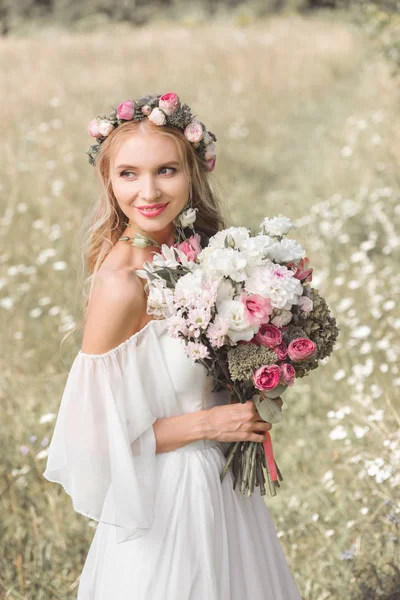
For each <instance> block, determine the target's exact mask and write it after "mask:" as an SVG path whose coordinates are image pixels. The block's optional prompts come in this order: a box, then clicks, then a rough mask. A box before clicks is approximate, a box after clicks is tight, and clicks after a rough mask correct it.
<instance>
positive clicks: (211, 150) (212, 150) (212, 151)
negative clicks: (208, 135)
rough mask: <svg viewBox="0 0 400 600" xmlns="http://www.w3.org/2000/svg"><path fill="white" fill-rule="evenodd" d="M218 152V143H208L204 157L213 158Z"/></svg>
mask: <svg viewBox="0 0 400 600" xmlns="http://www.w3.org/2000/svg"><path fill="white" fill-rule="evenodd" d="M216 154H217V150H216V145H215V144H214V142H211V144H207V146H206V152H205V155H204V158H205V159H206V160H211V159H212V158H214V156H216Z"/></svg>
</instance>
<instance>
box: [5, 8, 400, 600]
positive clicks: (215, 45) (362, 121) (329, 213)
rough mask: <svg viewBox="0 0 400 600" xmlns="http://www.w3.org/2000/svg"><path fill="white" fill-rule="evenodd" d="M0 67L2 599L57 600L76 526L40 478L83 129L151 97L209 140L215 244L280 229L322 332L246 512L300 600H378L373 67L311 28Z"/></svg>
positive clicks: (390, 543) (381, 253) (78, 542)
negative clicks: (299, 259)
mask: <svg viewBox="0 0 400 600" xmlns="http://www.w3.org/2000/svg"><path fill="white" fill-rule="evenodd" d="M189 25H190V26H189ZM0 61H1V69H0V78H1V80H0V94H1V97H2V103H1V105H2V111H1V114H0V120H1V131H2V137H1V141H0V146H1V155H2V157H3V159H2V161H1V163H0V171H1V184H0V185H1V197H2V200H1V202H2V210H1V220H0V232H1V249H0V268H1V273H0V319H1V348H2V350H3V351H2V354H1V359H0V360H1V362H0V369H1V371H0V372H1V386H0V393H1V407H2V418H1V425H0V432H1V435H0V444H1V447H0V450H1V457H2V458H1V463H2V464H1V475H2V477H1V483H0V510H1V514H2V519H1V520H0V597H1V598H7V599H9V598H10V599H12V600H22V599H29V600H45V599H46V600H53V599H54V600H56V599H63V600H64V599H65V600H67V599H68V600H69V599H73V598H75V597H76V590H77V585H78V578H79V574H80V572H81V569H82V566H83V562H84V560H85V557H86V553H87V551H88V548H89V544H90V541H91V539H92V537H93V534H94V527H95V526H96V523H95V522H94V521H90V520H88V519H86V518H85V517H82V516H81V515H78V514H76V513H75V512H74V511H73V509H72V505H71V501H70V498H69V497H68V496H67V495H66V494H65V493H64V491H63V489H62V488H61V486H58V485H56V484H51V483H49V482H47V481H46V480H45V479H44V478H42V472H43V471H44V468H45V463H46V456H47V447H48V443H49V439H50V438H51V434H52V431H53V427H54V418H55V415H56V413H57V410H58V406H59V402H60V399H61V394H62V390H63V386H64V385H65V381H66V376H67V373H68V371H69V368H70V365H71V362H72V360H73V358H74V356H75V354H76V352H77V351H78V349H79V347H80V333H77V334H74V335H69V336H68V338H67V339H66V340H65V342H64V344H63V346H62V348H61V349H60V343H61V340H62V338H63V337H64V336H65V335H66V334H67V333H68V332H70V331H71V330H72V329H73V328H74V326H75V325H76V324H77V323H79V321H80V319H81V316H82V314H81V308H82V302H81V290H80V287H79V284H80V281H81V257H80V238H79V231H80V229H81V224H82V220H83V218H84V216H85V214H86V212H87V210H88V208H89V206H90V204H91V202H92V201H93V200H94V198H95V195H96V183H95V180H94V173H93V170H92V167H90V166H89V164H88V162H87V157H86V154H85V152H86V151H87V149H88V146H89V145H90V143H91V139H90V137H89V135H88V134H87V130H86V126H87V123H88V122H89V121H90V120H91V119H92V118H93V117H94V116H95V115H96V114H99V113H101V112H108V111H109V107H110V106H114V107H115V106H116V105H117V104H118V103H119V102H121V101H122V100H125V99H127V98H135V97H138V96H141V95H143V94H145V93H165V92H169V91H175V92H176V93H178V95H179V96H180V98H181V100H182V101H184V102H187V103H188V104H190V106H191V107H192V109H193V112H194V113H196V114H198V116H199V118H201V120H203V121H204V123H206V124H207V127H208V128H209V129H210V130H211V131H213V132H214V133H215V134H216V136H217V138H218V141H217V149H218V158H217V166H216V169H215V171H214V174H215V185H216V186H218V189H219V190H220V194H221V196H222V198H223V200H224V204H225V205H226V208H227V210H228V214H229V224H230V225H246V226H249V227H252V228H256V227H258V224H259V222H260V221H261V220H262V218H263V217H264V216H273V215H276V214H279V213H282V214H285V215H287V216H289V217H290V218H291V219H292V220H293V221H294V223H295V224H296V225H297V230H295V231H294V232H292V234H289V237H296V238H298V239H299V241H300V242H301V243H302V244H303V245H304V246H305V248H306V249H307V255H308V257H309V259H310V261H311V266H313V267H314V274H313V285H314V286H315V287H317V288H318V289H319V290H320V293H321V294H322V295H324V296H325V298H326V299H327V302H328V304H329V306H330V307H331V309H332V312H333V313H334V315H335V316H336V318H337V324H338V327H340V335H339V339H338V344H337V346H336V351H335V352H334V354H333V355H332V356H331V357H330V359H329V360H328V361H325V364H323V365H321V367H320V369H318V371H314V372H313V373H311V374H310V375H309V376H308V377H306V378H304V379H303V380H300V381H299V382H298V383H297V385H296V386H295V388H294V389H293V390H288V393H287V394H286V395H285V396H284V401H285V402H284V411H285V418H284V421H283V422H282V423H281V424H278V425H275V426H274V427H273V429H272V439H273V442H274V449H275V453H276V458H277V462H278V464H279V467H280V469H281V471H282V473H283V476H284V481H283V482H282V484H281V488H280V490H279V491H278V494H277V496H276V497H274V498H270V497H268V496H267V497H266V503H267V505H268V507H269V509H270V511H271V514H272V517H273V519H274V522H275V524H276V528H277V531H278V535H279V537H280V540H281V543H282V545H283V548H284V551H285V553H286V556H287V558H288V561H289V564H290V567H291V569H292V571H293V573H294V576H295V578H296V581H297V583H298V586H299V589H300V591H301V593H302V596H303V598H304V599H305V600H328V599H332V600H359V599H360V600H361V599H366V598H370V599H373V598H379V597H382V595H383V594H384V593H386V594H387V593H388V590H389V588H390V586H393V585H394V583H393V577H396V576H395V572H394V570H393V568H392V567H391V566H390V565H391V564H394V565H397V566H398V565H399V563H400V560H399V554H400V553H399V525H398V519H399V518H400V516H399V513H400V505H399V489H400V487H399V484H400V469H399V464H400V443H399V442H400V435H399V425H400V372H399V354H400V339H399V328H400V312H399V307H398V299H399V291H400V278H399V274H398V273H399V240H400V238H399V225H400V203H399V192H400V185H399V184H400V176H399V165H400V136H399V134H400V116H399V106H400V103H399V100H400V98H399V96H400V94H399V85H398V83H399V82H398V78H396V77H394V76H393V75H392V65H391V64H390V63H389V62H386V60H385V59H384V58H382V57H380V56H379V54H377V52H376V47H375V45H373V44H372V43H371V41H370V40H369V39H368V37H367V36H366V35H365V34H364V33H363V30H362V29H360V28H358V27H356V26H355V25H354V24H352V23H351V22H346V21H344V20H341V19H337V20H334V19H333V18H332V17H330V18H328V17H326V16H320V17H313V18H311V17H309V18H304V17H296V16H285V17H281V18H271V19H269V20H263V21H258V22H257V23H250V24H249V25H248V26H246V27H238V26H237V24H236V25H235V23H233V22H230V21H229V20H226V21H225V22H222V21H220V20H215V21H213V22H211V23H209V24H198V25H196V23H191V24H190V23H189V24H188V23H187V24H186V25H179V24H175V25H173V24H171V23H169V24H165V23H162V22H160V23H155V24H154V25H152V26H151V27H150V26H149V27H144V28H141V29H135V30H134V29H130V28H128V27H124V26H113V27H112V28H111V29H107V31H101V30H99V31H96V32H92V33H89V32H85V33H82V32H81V33H72V32H70V33H67V32H62V31H58V30H56V29H51V30H50V29H48V30H46V31H44V32H42V33H40V34H39V33H37V34H36V35H34V36H29V37H25V38H19V39H17V38H5V39H1V40H0ZM374 568H375V572H374ZM380 581H381V582H382V584H381V583H379V582H380ZM397 581H398V583H399V585H400V576H399V575H397ZM368 590H370V591H368ZM381 592H382V594H381ZM368 594H369V595H368ZM373 594H375V595H373Z"/></svg>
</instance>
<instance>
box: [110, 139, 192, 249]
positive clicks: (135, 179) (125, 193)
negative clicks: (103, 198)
mask: <svg viewBox="0 0 400 600" xmlns="http://www.w3.org/2000/svg"><path fill="white" fill-rule="evenodd" d="M111 183H112V187H113V191H114V195H115V197H116V199H117V201H118V204H119V206H120V207H121V210H122V211H123V212H124V214H125V215H126V216H127V217H128V219H129V222H130V223H131V224H132V225H133V226H135V225H136V226H138V227H140V228H141V229H143V230H145V231H147V232H148V233H150V234H151V235H153V237H155V238H156V239H157V241H159V243H166V242H165V240H166V239H171V235H172V234H173V232H174V230H175V226H174V224H173V223H172V221H173V220H174V219H175V218H176V216H177V215H178V214H179V212H180V211H181V210H182V208H183V207H184V206H185V204H186V203H187V201H188V197H189V182H188V179H187V177H186V175H185V173H184V171H183V165H182V164H181V160H180V158H179V153H178V149H177V146H176V144H175V142H174V141H173V140H172V139H171V138H169V137H166V136H162V135H157V134H156V133H153V132H151V131H149V132H146V131H142V130H138V131H136V132H135V133H134V134H132V135H131V136H129V137H127V138H126V139H124V140H123V141H122V143H121V145H120V146H119V148H118V150H117V152H116V153H115V156H114V160H113V164H112V165H111ZM160 204H164V205H166V206H165V208H164V210H162V211H161V212H159V213H158V214H157V212H154V211H145V210H142V211H141V210H139V209H146V208H152V207H156V206H158V205H160ZM157 233H158V234H159V235H157ZM129 235H132V230H131V231H130V233H129Z"/></svg>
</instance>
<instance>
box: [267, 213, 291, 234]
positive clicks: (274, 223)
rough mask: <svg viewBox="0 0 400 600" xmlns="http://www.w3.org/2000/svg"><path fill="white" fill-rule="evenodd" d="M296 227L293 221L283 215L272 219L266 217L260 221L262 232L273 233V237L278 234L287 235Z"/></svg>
mask: <svg viewBox="0 0 400 600" xmlns="http://www.w3.org/2000/svg"><path fill="white" fill-rule="evenodd" d="M294 227H295V225H294V224H293V223H292V221H291V220H290V219H289V218H288V217H284V216H283V215H279V216H278V217H272V218H271V219H270V218H268V217H265V219H264V220H263V221H262V222H261V223H260V228H261V230H262V233H266V234H267V235H271V236H273V237H275V236H277V235H285V234H286V233H288V232H289V231H290V230H291V229H292V228H294Z"/></svg>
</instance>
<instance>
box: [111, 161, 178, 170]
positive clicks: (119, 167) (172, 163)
mask: <svg viewBox="0 0 400 600" xmlns="http://www.w3.org/2000/svg"><path fill="white" fill-rule="evenodd" d="M164 165H179V162H178V161H176V160H168V161H166V162H163V163H160V164H159V165H158V166H159V167H161V166H164ZM128 167H129V168H131V169H137V168H138V167H135V165H128V164H126V165H118V167H116V168H117V169H126V168H128Z"/></svg>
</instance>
